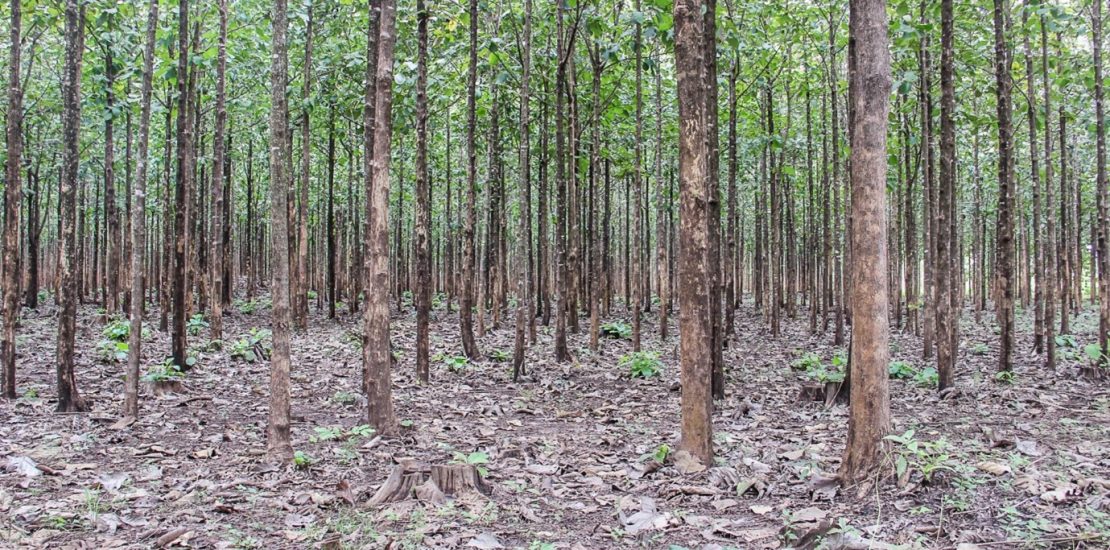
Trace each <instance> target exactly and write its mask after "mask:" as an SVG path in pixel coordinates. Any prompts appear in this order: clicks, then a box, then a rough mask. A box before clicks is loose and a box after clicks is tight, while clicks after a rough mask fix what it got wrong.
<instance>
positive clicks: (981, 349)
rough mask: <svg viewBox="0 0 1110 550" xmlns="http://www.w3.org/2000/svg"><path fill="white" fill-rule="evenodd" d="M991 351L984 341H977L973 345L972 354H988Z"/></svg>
mask: <svg viewBox="0 0 1110 550" xmlns="http://www.w3.org/2000/svg"><path fill="white" fill-rule="evenodd" d="M989 351H990V348H989V347H987V345H986V344H984V343H982V342H976V343H975V344H974V345H972V346H971V354H972V355H986V354H987V352H989Z"/></svg>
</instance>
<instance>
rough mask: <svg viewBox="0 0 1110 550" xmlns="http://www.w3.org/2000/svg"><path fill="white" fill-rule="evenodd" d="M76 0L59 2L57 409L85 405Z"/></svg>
mask: <svg viewBox="0 0 1110 550" xmlns="http://www.w3.org/2000/svg"><path fill="white" fill-rule="evenodd" d="M79 3H80V2H78V0H66V4H65V30H66V32H65V68H64V71H63V73H62V181H61V186H60V188H59V192H58V207H59V208H58V212H59V215H60V218H59V220H58V222H59V226H60V227H59V231H58V241H59V243H60V245H61V250H60V254H59V255H58V278H59V285H58V307H59V309H60V310H61V311H60V313H59V315H58V342H57V344H58V357H57V361H58V368H57V375H58V407H57V411H58V412H79V411H86V410H88V409H89V403H87V402H86V401H85V399H84V398H83V397H81V395H80V394H79V393H78V391H77V377H76V375H75V374H74V372H73V367H74V362H75V361H74V356H73V348H74V338H75V337H76V329H77V302H78V299H79V298H78V294H77V273H76V272H75V265H74V264H75V263H76V258H77V240H76V238H75V237H74V231H73V230H74V226H75V225H76V217H77V205H76V200H75V198H76V189H77V187H76V186H77V180H78V173H77V170H78V164H79V161H80V157H79V155H80V150H79V146H80V138H79V136H80V133H81V58H82V56H83V53H84V50H85V8H84V6H83V5H82V6H81V7H78V4H79Z"/></svg>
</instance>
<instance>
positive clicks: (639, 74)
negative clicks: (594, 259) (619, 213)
mask: <svg viewBox="0 0 1110 550" xmlns="http://www.w3.org/2000/svg"><path fill="white" fill-rule="evenodd" d="M635 9H636V11H637V12H639V11H640V0H636V4H635ZM642 35H643V27H642V25H640V24H639V23H637V24H636V38H635V39H634V42H633V48H634V49H635V50H636V138H635V140H636V144H635V148H636V157H635V160H634V161H633V162H634V163H635V164H634V165H633V167H632V173H633V180H632V209H633V211H634V212H635V214H634V215H633V216H632V220H631V223H632V244H633V245H635V246H636V247H637V251H636V253H635V254H632V266H631V269H632V275H631V277H632V311H630V313H631V314H632V351H634V352H637V351H640V316H641V311H642V310H643V297H642V291H643V287H642V285H641V284H640V279H641V277H642V275H641V274H640V270H641V269H642V267H641V265H640V263H641V262H640V253H639V246H640V241H641V237H640V229H641V228H642V227H643V209H642V208H640V202H641V201H642V199H641V198H640V194H641V189H642V188H643V181H644V176H643V173H644V164H643V163H644V160H643V159H644V145H643V141H644V100H643V72H644V70H643V67H644V61H643V57H644V53H643V45H642V42H643V41H642V39H641V37H642ZM571 166H572V167H573V166H575V165H574V164H572V165H571Z"/></svg>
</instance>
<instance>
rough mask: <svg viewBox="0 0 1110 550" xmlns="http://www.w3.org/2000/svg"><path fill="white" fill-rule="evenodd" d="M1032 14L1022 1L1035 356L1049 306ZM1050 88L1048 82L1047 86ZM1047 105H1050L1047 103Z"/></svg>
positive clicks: (1041, 348)
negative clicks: (1030, 19) (1031, 194)
mask: <svg viewBox="0 0 1110 550" xmlns="http://www.w3.org/2000/svg"><path fill="white" fill-rule="evenodd" d="M1030 11H1032V10H1031V8H1030V7H1029V0H1024V1H1023V9H1022V10H1021V19H1022V26H1023V27H1025V30H1023V31H1022V44H1023V49H1024V53H1025V100H1026V105H1027V107H1028V108H1027V111H1026V119H1027V121H1028V123H1029V176H1030V180H1031V187H1032V189H1033V254H1034V258H1033V266H1034V268H1033V269H1034V274H1033V277H1034V279H1035V282H1036V285H1035V288H1034V293H1033V296H1034V297H1033V301H1034V305H1033V351H1034V353H1041V352H1042V351H1044V341H1045V313H1046V311H1045V310H1046V307H1047V304H1046V303H1045V286H1046V283H1047V279H1046V278H1045V254H1046V251H1045V249H1044V243H1043V242H1042V235H1041V170H1040V159H1039V158H1038V157H1039V155H1038V152H1037V100H1036V98H1037V96H1036V95H1034V93H1033V79H1034V78H1035V77H1034V72H1033V50H1032V47H1031V45H1030V40H1029V30H1028V27H1029V12H1030ZM1045 84H1046V85H1047V82H1046V83H1045ZM1045 105H1048V104H1047V103H1046V104H1045ZM1048 124H1049V120H1048V119H1047V118H1046V119H1045V130H1046V131H1047V130H1048ZM1049 151H1050V149H1046V150H1045V153H1046V154H1048V152H1049ZM1045 168H1046V170H1047V171H1046V173H1045V184H1046V185H1047V186H1051V182H1052V180H1051V179H1049V177H1048V175H1049V174H1050V173H1051V170H1052V168H1051V163H1049V164H1048V165H1046V166H1045Z"/></svg>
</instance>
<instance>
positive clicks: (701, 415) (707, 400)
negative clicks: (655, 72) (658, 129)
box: [674, 0, 716, 464]
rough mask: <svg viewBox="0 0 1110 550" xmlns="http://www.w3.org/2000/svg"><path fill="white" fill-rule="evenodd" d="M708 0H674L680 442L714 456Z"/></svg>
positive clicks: (684, 447)
mask: <svg viewBox="0 0 1110 550" xmlns="http://www.w3.org/2000/svg"><path fill="white" fill-rule="evenodd" d="M703 11H704V12H705V16H706V17H713V16H714V15H715V14H713V12H712V11H710V10H708V8H707V6H706V4H705V2H704V0H676V1H675V3H674V23H675V65H676V67H677V68H678V73H677V79H678V108H679V181H680V194H681V201H680V208H681V215H680V220H681V224H682V227H681V230H680V234H679V239H680V241H681V244H680V246H679V250H678V252H679V255H680V256H681V258H680V259H679V273H678V278H679V281H678V283H679V290H680V293H679V297H678V299H679V326H680V330H679V364H680V366H681V369H682V374H681V376H682V399H681V401H682V406H681V411H682V442H681V444H680V447H681V449H682V450H684V451H687V452H689V453H690V454H691V455H693V456H694V457H696V458H697V459H699V460H701V461H702V463H703V464H709V463H710V461H711V460H712V457H713V427H712V418H711V417H712V412H713V400H712V396H711V393H710V392H711V385H712V376H713V320H712V319H711V318H710V315H711V311H712V308H711V304H710V303H709V301H710V296H711V293H712V289H711V288H710V285H711V283H712V279H711V278H710V275H709V271H710V270H711V269H715V266H713V265H711V264H710V259H711V258H712V254H711V251H710V244H711V241H710V238H709V224H710V223H711V220H710V219H709V217H710V197H709V195H710V194H711V193H714V192H716V190H715V189H712V188H711V186H710V183H711V182H712V178H710V175H709V169H710V159H709V135H708V133H709V128H710V124H709V120H708V119H709V106H708V101H707V99H708V97H707V96H708V94H707V92H706V87H707V86H708V85H709V84H707V79H706V61H705V39H706V36H705V33H706V28H705V21H706V17H703Z"/></svg>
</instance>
